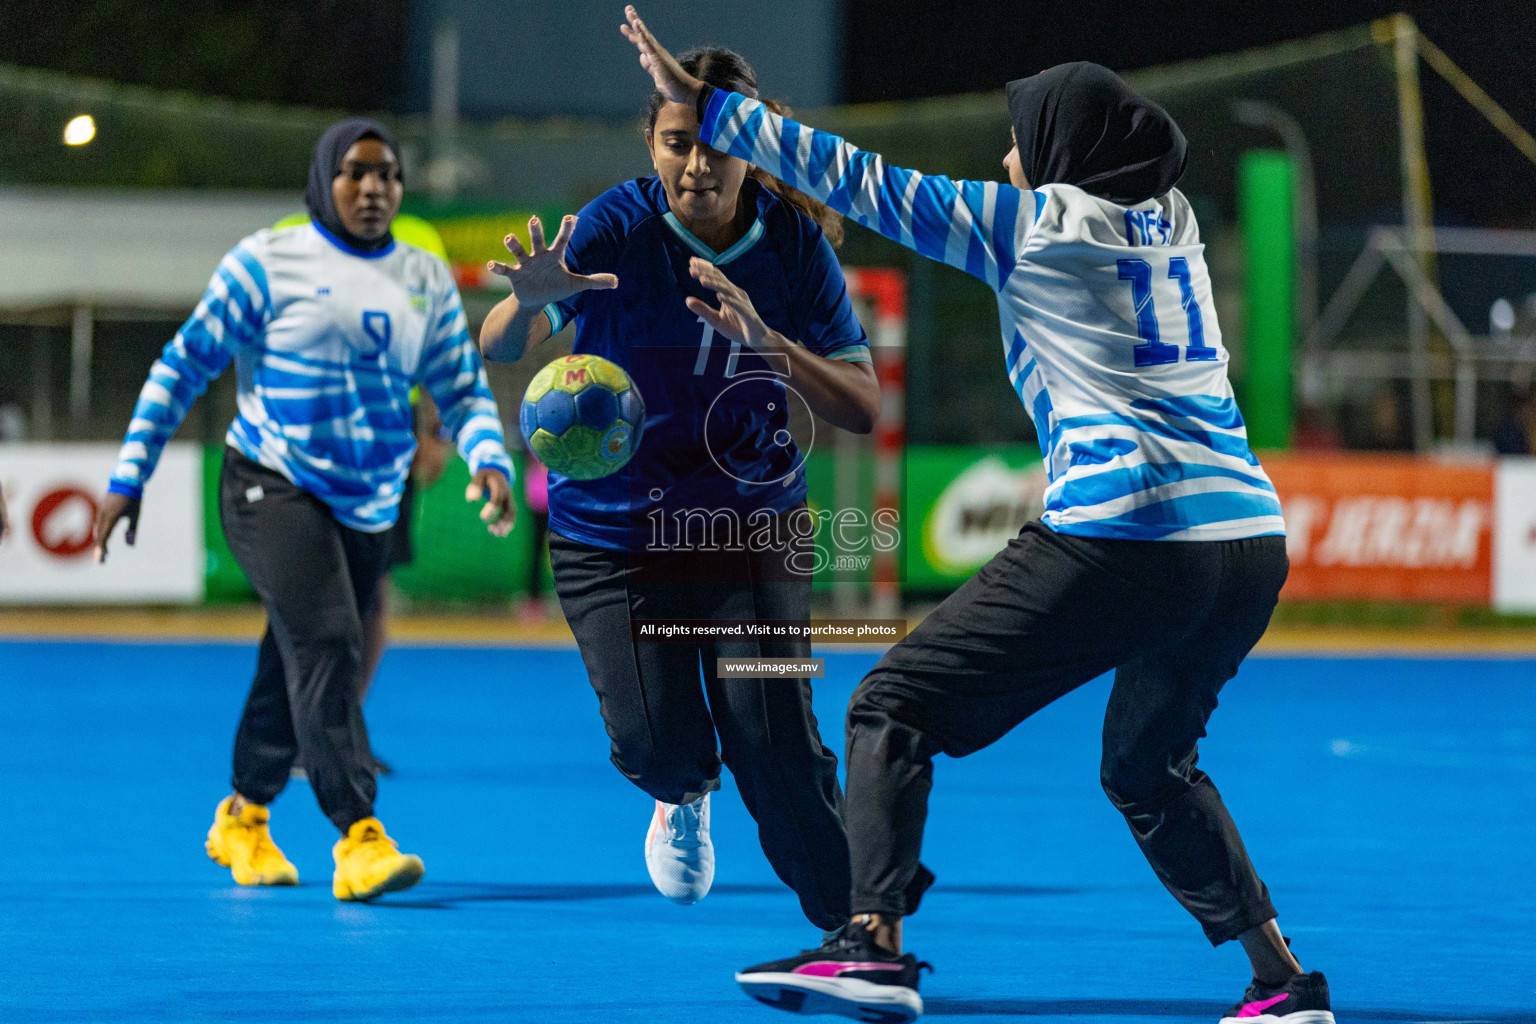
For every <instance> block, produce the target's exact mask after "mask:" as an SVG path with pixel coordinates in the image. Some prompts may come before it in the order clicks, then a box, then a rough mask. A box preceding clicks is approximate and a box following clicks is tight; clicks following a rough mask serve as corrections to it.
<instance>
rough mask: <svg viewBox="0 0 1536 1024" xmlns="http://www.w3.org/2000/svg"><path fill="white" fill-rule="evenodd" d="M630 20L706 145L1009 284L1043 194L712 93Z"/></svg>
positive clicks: (659, 83) (629, 14)
mask: <svg viewBox="0 0 1536 1024" xmlns="http://www.w3.org/2000/svg"><path fill="white" fill-rule="evenodd" d="M625 14H626V18H627V24H625V25H624V26H623V28H622V31H623V32H624V35H625V37H626V38H627V39H629V40H630V41H631V42H632V43H634V44H635V47H636V49H637V50H639V52H640V63H641V66H642V67H644V68H645V70H646V71H647V73H649V74H650V75H651V78H652V81H654V82H655V83H656V87H657V88H658V89H659V90H661V92H662V93H663V94H664V95H665V96H666V97H667V98H668V99H670V100H673V101H675V102H679V103H694V104H696V106H697V107H698V110H699V138H700V139H701V140H703V141H704V142H705V143H706V144H708V145H710V146H713V147H714V148H715V149H718V150H720V151H721V152H723V153H728V154H730V155H731V156H736V157H740V158H742V159H743V160H746V161H748V162H750V163H752V164H754V165H756V166H758V167H761V168H762V169H763V170H765V171H767V172H768V173H769V174H772V175H774V176H775V177H777V178H779V179H780V180H782V181H784V182H785V183H786V184H788V185H790V186H792V187H794V188H797V189H799V190H800V191H802V192H804V193H806V194H807V195H810V196H813V197H815V198H816V199H819V200H821V201H822V202H824V203H826V204H827V205H828V206H830V207H831V208H832V209H834V210H836V211H838V212H839V213H841V214H843V215H845V216H847V217H850V218H852V219H853V220H854V221H856V222H857V223H859V224H862V225H863V226H865V227H867V228H871V229H873V230H875V231H878V232H880V233H881V234H882V235H885V236H886V237H887V238H890V239H892V240H893V241H896V242H900V243H901V244H902V245H905V246H907V247H908V248H910V249H913V250H914V251H916V252H918V253H920V254H922V255H924V256H927V257H928V258H930V259H935V260H938V261H940V262H942V263H947V264H949V265H950V266H952V267H958V268H959V269H961V270H964V271H965V272H966V273H968V274H971V275H973V276H975V277H978V278H980V279H981V280H983V281H985V282H987V283H988V284H989V285H991V286H992V287H993V288H1001V287H1002V283H1003V282H1004V281H1006V280H1007V278H1008V275H1009V274H1010V273H1011V272H1012V270H1013V267H1014V264H1015V263H1016V261H1017V259H1018V253H1019V252H1020V250H1021V249H1022V248H1023V246H1024V241H1025V239H1026V238H1027V236H1028V234H1029V231H1030V229H1031V228H1032V227H1034V223H1035V215H1036V207H1037V203H1038V202H1039V201H1040V198H1041V197H1040V196H1039V194H1038V193H1036V192H1021V191H1020V190H1019V189H1016V188H1014V187H1013V186H1012V185H1007V184H1003V183H1000V182H995V181H985V182H983V181H951V180H950V179H949V178H946V177H944V176H943V175H925V174H921V173H919V172H917V171H910V170H905V169H903V168H900V167H890V166H887V165H886V163H885V161H884V160H883V159H882V158H881V157H880V155H879V154H877V153H868V152H865V151H864V150H861V149H859V148H858V147H856V146H854V145H852V144H851V143H848V142H846V141H844V140H843V139H841V138H839V137H837V136H836V135H832V134H831V133H829V132H821V131H817V130H816V129H814V128H809V127H807V126H805V125H803V124H800V123H799V122H797V121H791V120H789V119H787V118H785V117H782V116H781V115H779V114H775V113H773V112H772V111H771V110H769V109H768V108H767V107H766V106H765V105H764V104H762V103H760V102H758V101H757V100H753V99H749V98H747V97H745V96H741V95H739V94H737V93H731V92H723V91H720V90H717V89H714V88H713V87H711V86H708V85H705V84H704V83H702V82H700V81H699V80H698V79H696V78H694V77H693V76H691V75H689V74H688V73H687V72H685V71H683V70H682V68H681V66H679V65H678V63H677V61H676V60H674V59H673V57H672V55H671V54H670V53H668V52H667V51H666V50H665V49H663V48H662V47H661V45H660V44H659V43H657V42H656V39H655V37H654V36H653V35H651V33H650V31H649V30H648V29H646V27H645V23H644V22H642V21H641V20H640V17H639V15H638V14H636V13H635V9H634V8H633V7H629V8H626V9H625Z"/></svg>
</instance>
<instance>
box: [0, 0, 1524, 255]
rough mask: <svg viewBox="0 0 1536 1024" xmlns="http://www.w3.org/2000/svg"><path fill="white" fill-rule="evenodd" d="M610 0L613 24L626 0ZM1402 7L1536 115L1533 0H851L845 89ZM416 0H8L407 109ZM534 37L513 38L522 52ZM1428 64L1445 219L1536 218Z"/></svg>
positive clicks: (59, 55)
mask: <svg viewBox="0 0 1536 1024" xmlns="http://www.w3.org/2000/svg"><path fill="white" fill-rule="evenodd" d="M657 7H658V15H660V14H661V13H662V12H664V11H665V10H666V9H667V8H666V0H657ZM613 10H614V17H613V19H612V20H613V23H614V26H616V25H617V23H618V21H619V18H620V12H621V10H622V7H621V4H619V3H618V2H617V0H615V3H614V5H613ZM1400 10H1401V11H1404V12H1406V13H1408V14H1410V15H1412V16H1413V17H1414V18H1415V19H1416V20H1417V21H1418V23H1419V26H1420V27H1421V28H1422V29H1423V31H1424V33H1425V34H1426V35H1427V36H1428V37H1429V38H1430V39H1431V40H1433V41H1434V42H1435V43H1436V45H1438V46H1439V47H1440V48H1441V49H1443V50H1444V51H1445V52H1446V53H1447V54H1448V55H1449V56H1450V57H1451V59H1452V60H1454V61H1455V62H1456V63H1457V64H1459V65H1460V66H1461V67H1462V69H1463V70H1465V71H1466V72H1468V73H1469V74H1470V75H1471V76H1472V77H1473V78H1474V79H1476V80H1477V81H1478V82H1479V83H1480V84H1481V85H1482V86H1483V88H1484V89H1486V90H1487V91H1488V92H1489V93H1490V94H1491V95H1492V96H1493V98H1494V99H1495V100H1497V101H1498V102H1499V103H1501V104H1502V105H1503V106H1504V107H1505V109H1507V110H1508V111H1509V112H1510V113H1511V114H1512V115H1513V116H1514V117H1515V119H1516V120H1518V121H1520V122H1521V123H1522V124H1524V125H1527V126H1531V125H1533V124H1536V75H1533V74H1531V63H1530V58H1531V50H1532V47H1533V45H1536V3H1533V2H1529V0H1505V2H1488V0H1466V2H1460V3H1456V2H1438V3H1436V2H1414V0H1380V2H1375V0H1331V2H1328V3H1304V2H1303V3H1298V2H1266V3H1243V2H1224V0H1202V2H1190V3H1130V2H1125V0H1031V2H1000V0H990V2H988V0H949V2H944V3H937V2H933V0H843V2H842V25H841V31H840V37H841V43H840V48H841V51H842V53H843V55H844V59H843V61H842V68H841V90H840V91H841V96H842V100H843V101H844V102H851V103H862V102H870V101H878V100H896V99H911V98H915V97H923V96H938V95H946V94H952V93H962V92H978V91H989V90H994V89H997V88H999V87H1000V86H1001V85H1002V83H1003V82H1005V81H1007V80H1008V79H1010V78H1016V77H1019V76H1021V75H1025V74H1030V73H1033V72H1035V71H1038V70H1040V69H1041V68H1044V67H1048V66H1050V65H1051V64H1055V63H1058V62H1061V61H1065V60H1085V59H1086V60H1095V61H1098V62H1100V63H1102V64H1106V65H1108V66H1109V67H1112V68H1115V69H1116V70H1121V71H1127V70H1133V69H1136V68H1143V67H1149V66H1152V65H1157V64H1166V63H1170V62H1174V61H1180V60H1188V59H1191V58H1197V57H1204V56H1210V55H1213V54H1219V53H1226V52H1230V51H1233V50H1238V49H1242V48H1245V47H1252V46H1261V45H1265V44H1269V43H1276V42H1281V41H1284V40H1288V39H1297V38H1302V37H1305V36H1308V35H1313V34H1316V33H1319V32H1325V31H1329V30H1331V29H1338V28H1343V27H1346V26H1349V25H1354V24H1358V23H1360V22H1363V21H1368V20H1370V19H1372V18H1378V17H1383V16H1385V15H1388V14H1392V13H1394V12H1396V11H1400ZM411 13H412V10H411V5H410V4H409V3H408V0H287V2H284V0H225V2H222V3H217V4H210V3H207V2H206V0H158V2H148V3H144V2H133V0H75V2H68V0H66V2H56V3H40V2H38V0H0V25H3V26H5V30H4V31H3V32H0V61H4V62H9V63H15V64H21V65H25V66H32V67H42V68H50V69H54V70H58V71H63V72H67V73H70V74H77V75H85V76H90V77H96V78H107V79H112V80H116V81H121V82H132V83H139V84H143V85H149V86H154V87H157V88H167V89H183V90H188V91H191V92H196V93H205V94H209V95H216V96H226V97H230V98H235V99H247V100H266V101H270V102H274V103H284V104H305V105H310V106H320V107H337V108H346V109H351V110H402V109H404V108H405V107H406V106H407V97H408V96H411V95H419V92H420V90H419V88H417V89H413V88H412V85H413V83H412V82H411V81H410V80H409V70H408V69H409V67H410V66H411V61H410V55H411V54H412V53H413V52H419V51H420V47H421V45H422V42H421V40H419V39H413V38H412V27H411V25H412V19H411ZM642 13H644V10H643V9H642ZM615 34H616V29H615ZM532 45H536V41H530V40H509V41H508V51H509V59H512V58H511V56H510V55H513V54H515V51H516V49H517V48H518V47H525V46H532ZM595 49H602V50H603V51H604V52H606V49H607V48H606V47H596V46H595ZM1421 79H1422V82H1423V93H1424V101H1425V108H1426V110H1425V113H1426V123H1427V126H1428V128H1427V131H1428V139H1427V143H1428V151H1429V160H1430V172H1431V178H1432V180H1433V181H1434V183H1435V211H1436V218H1437V220H1439V221H1441V222H1442V223H1474V224H1482V225H1487V226H1536V203H1533V202H1532V197H1533V196H1536V167H1533V166H1532V165H1531V164H1530V162H1529V161H1527V160H1526V159H1525V158H1524V157H1523V156H1521V155H1520V154H1519V153H1518V152H1516V151H1515V149H1514V148H1513V147H1512V146H1511V145H1510V144H1509V142H1508V141H1507V140H1505V139H1504V138H1503V137H1502V136H1500V135H1499V134H1498V133H1497V132H1496V131H1494V129H1493V128H1492V127H1491V126H1489V125H1488V124H1487V122H1486V121H1484V120H1483V118H1482V117H1481V116H1479V115H1477V114H1475V113H1473V112H1472V111H1471V109H1470V108H1469V107H1468V106H1467V105H1466V103H1465V101H1463V100H1462V99H1461V98H1460V97H1459V96H1457V95H1456V94H1455V93H1454V92H1452V90H1451V89H1450V87H1449V86H1448V85H1446V84H1445V83H1444V82H1442V81H1441V80H1440V78H1439V77H1438V76H1437V75H1436V74H1434V73H1433V72H1432V71H1430V70H1429V69H1428V68H1427V67H1424V68H1421ZM1340 102H1348V83H1347V82H1341V83H1340ZM418 105H419V104H418ZM550 113H556V112H555V111H551V112H550Z"/></svg>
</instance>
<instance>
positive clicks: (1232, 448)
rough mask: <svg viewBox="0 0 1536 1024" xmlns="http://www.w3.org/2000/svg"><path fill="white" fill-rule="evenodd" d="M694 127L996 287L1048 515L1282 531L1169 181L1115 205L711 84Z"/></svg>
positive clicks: (1232, 532)
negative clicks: (970, 177) (856, 138)
mask: <svg viewBox="0 0 1536 1024" xmlns="http://www.w3.org/2000/svg"><path fill="white" fill-rule="evenodd" d="M699 135H700V138H702V139H703V141H704V142H705V143H707V144H709V145H710V146H713V147H714V148H716V149H718V150H720V151H722V152H725V153H729V154H730V155H732V156H737V157H741V158H743V159H745V160H748V161H751V162H752V163H753V164H756V165H757V166H759V167H761V168H763V169H764V170H766V171H768V172H769V173H770V174H773V175H776V176H777V177H779V178H780V179H782V180H783V181H785V182H786V183H788V184H790V185H792V186H793V187H795V188H797V189H800V190H801V191H803V192H806V193H808V194H809V195H812V196H814V197H816V198H817V199H820V200H821V201H823V202H825V203H826V204H827V205H828V206H831V207H832V208H833V209H835V210H837V211H838V212H840V213H843V214H845V215H846V216H848V217H850V218H851V219H853V220H854V221H856V222H857V223H859V224H862V225H864V226H866V227H869V228H872V229H874V230H876V231H879V232H880V233H881V234H882V235H885V236H886V237H888V238H891V239H893V240H895V241H897V242H900V243H901V244H903V245H906V246H908V247H910V248H912V249H914V250H916V251H917V252H918V253H920V254H922V255H924V256H928V257H930V258H932V259H936V260H942V261H943V262H945V263H947V264H949V265H950V266H953V267H958V268H960V269H962V270H964V271H966V272H967V273H969V274H971V275H973V276H975V277H978V278H980V279H981V280H983V281H985V282H986V283H987V284H988V285H989V286H991V287H992V288H993V290H995V291H996V292H997V303H998V317H999V319H1000V321H1001V325H1002V338H1003V355H1004V359H1005V360H1006V366H1007V370H1008V377H1009V380H1010V381H1012V383H1013V387H1014V390H1015V391H1016V392H1017V393H1018V396H1019V400H1020V401H1021V402H1023V403H1024V408H1025V409H1026V410H1027V411H1028V413H1029V415H1030V417H1031V418H1032V419H1033V421H1034V425H1035V432H1036V434H1037V435H1038V436H1039V440H1040V450H1041V453H1042V455H1043V456H1044V459H1045V468H1046V472H1047V474H1048V476H1049V478H1050V484H1049V487H1048V488H1047V490H1046V493H1045V505H1046V508H1045V513H1044V515H1043V516H1042V519H1043V520H1044V522H1045V523H1046V525H1048V526H1050V527H1051V528H1052V529H1054V530H1057V531H1058V532H1061V533H1069V534H1077V535H1080V536H1089V537H1112V538H1124V539H1138V540H1228V539H1232V538H1240V537H1260V536H1265V535H1283V534H1284V532H1285V523H1284V520H1283V519H1282V518H1281V514H1280V503H1279V500H1278V499H1277V498H1276V496H1275V490H1274V487H1273V486H1272V485H1271V484H1270V482H1269V478H1268V477H1267V476H1266V475H1265V473H1264V471H1263V469H1261V468H1260V467H1259V461H1258V459H1256V458H1255V457H1254V456H1253V453H1252V452H1250V451H1249V450H1248V435H1247V431H1246V429H1245V428H1244V426H1243V420H1242V416H1241V415H1239V413H1238V409H1237V403H1236V401H1235V400H1234V398H1233V395H1232V387H1231V384H1230V383H1229V382H1228V380H1227V351H1226V349H1225V348H1224V347H1223V346H1222V343H1221V331H1220V328H1219V327H1218V326H1217V324H1216V311H1215V307H1214V306H1213V304H1212V301H1211V282H1210V275H1209V274H1208V273H1207V271H1206V266H1205V257H1204V246H1203V245H1202V244H1201V243H1200V233H1199V227H1198V226H1197V225H1196V223H1195V218H1194V214H1193V212H1192V211H1191V210H1190V206H1189V202H1188V201H1187V200H1186V199H1185V198H1184V196H1183V194H1182V193H1180V192H1179V191H1178V190H1177V189H1174V190H1172V191H1170V192H1169V193H1168V194H1167V195H1165V196H1162V197H1160V198H1157V199H1153V200H1148V201H1147V202H1144V203H1138V204H1137V205H1135V206H1130V207H1126V206H1119V205H1117V204H1115V203H1111V202H1109V201H1108V200H1104V199H1100V198H1098V197H1096V196H1092V195H1089V194H1088V193H1086V192H1084V191H1083V190H1082V189H1079V188H1076V187H1075V186H1072V185H1061V184H1056V185H1044V186H1041V187H1040V188H1037V189H1033V190H1030V191H1020V190H1019V189H1016V188H1014V187H1012V186H1011V185H1006V184H999V183H997V182H990V181H989V182H980V181H951V180H950V179H949V178H946V177H942V176H939V175H923V174H919V173H917V172H915V171H909V170H903V169H901V168H897V167H890V166H887V165H886V164H885V162H884V161H883V160H882V159H881V158H880V157H879V156H878V155H876V154H874V153H868V152H864V151H862V150H859V149H857V148H856V147H854V146H852V145H850V144H848V143H847V142H845V141H843V140H842V139H840V138H838V137H837V136H835V135H831V134H828V133H826V132H819V131H815V130H814V129H811V128H809V127H806V126H804V125H801V124H798V123H796V122H794V121H791V120H788V119H785V118H783V117H781V116H779V115H777V114H774V113H773V112H771V111H769V110H768V109H767V108H766V107H764V106H763V105H762V104H761V103H759V102H757V101H756V100H752V99H748V98H746V97H744V96H741V95H738V94H736V93H731V92H725V91H721V90H716V91H714V92H713V93H712V94H710V96H709V98H708V102H707V105H706V108H705V110H704V117H703V123H702V125H701V126H700V128H699Z"/></svg>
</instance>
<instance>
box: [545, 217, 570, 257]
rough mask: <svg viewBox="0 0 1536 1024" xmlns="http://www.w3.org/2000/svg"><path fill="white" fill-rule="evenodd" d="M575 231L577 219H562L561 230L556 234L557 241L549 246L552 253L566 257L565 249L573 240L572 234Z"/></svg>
mask: <svg viewBox="0 0 1536 1024" xmlns="http://www.w3.org/2000/svg"><path fill="white" fill-rule="evenodd" d="M575 230H576V218H575V217H562V218H561V219H560V230H559V231H557V232H555V240H554V241H553V242H551V243H550V244H549V249H550V251H551V252H553V253H556V254H557V255H560V256H564V255H565V247H566V245H567V244H568V243H569V242H570V240H571V232H572V231H575Z"/></svg>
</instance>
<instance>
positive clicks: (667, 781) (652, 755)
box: [609, 746, 719, 804]
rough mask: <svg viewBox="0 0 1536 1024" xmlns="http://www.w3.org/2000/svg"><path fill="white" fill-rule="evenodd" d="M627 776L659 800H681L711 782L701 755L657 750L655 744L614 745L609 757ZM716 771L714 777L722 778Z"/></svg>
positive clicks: (675, 801)
mask: <svg viewBox="0 0 1536 1024" xmlns="http://www.w3.org/2000/svg"><path fill="white" fill-rule="evenodd" d="M609 760H611V761H612V762H613V766H614V767H615V768H617V769H618V770H619V771H620V772H621V773H622V774H623V775H624V777H625V778H626V779H628V780H629V781H630V782H633V783H634V784H635V785H637V786H639V787H640V788H641V789H643V790H644V791H645V792H646V793H647V794H649V795H650V796H651V797H653V798H654V799H657V800H663V801H665V802H667V803H671V804H675V803H677V802H678V801H679V800H680V799H681V798H682V796H683V795H685V794H688V793H697V792H700V791H701V790H703V789H704V788H705V787H706V786H707V785H708V783H709V781H710V778H711V776H710V775H709V773H708V772H707V771H706V770H705V769H706V768H707V767H708V766H707V765H702V764H700V759H699V758H697V757H689V756H687V755H686V754H683V753H682V752H680V751H668V750H657V749H656V748H654V747H650V746H646V747H631V748H627V749H624V748H620V747H618V746H615V747H614V750H613V755H612V756H611V757H610V758H609ZM718 776H719V772H718V771H716V772H715V773H714V775H713V777H716V778H718Z"/></svg>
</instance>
